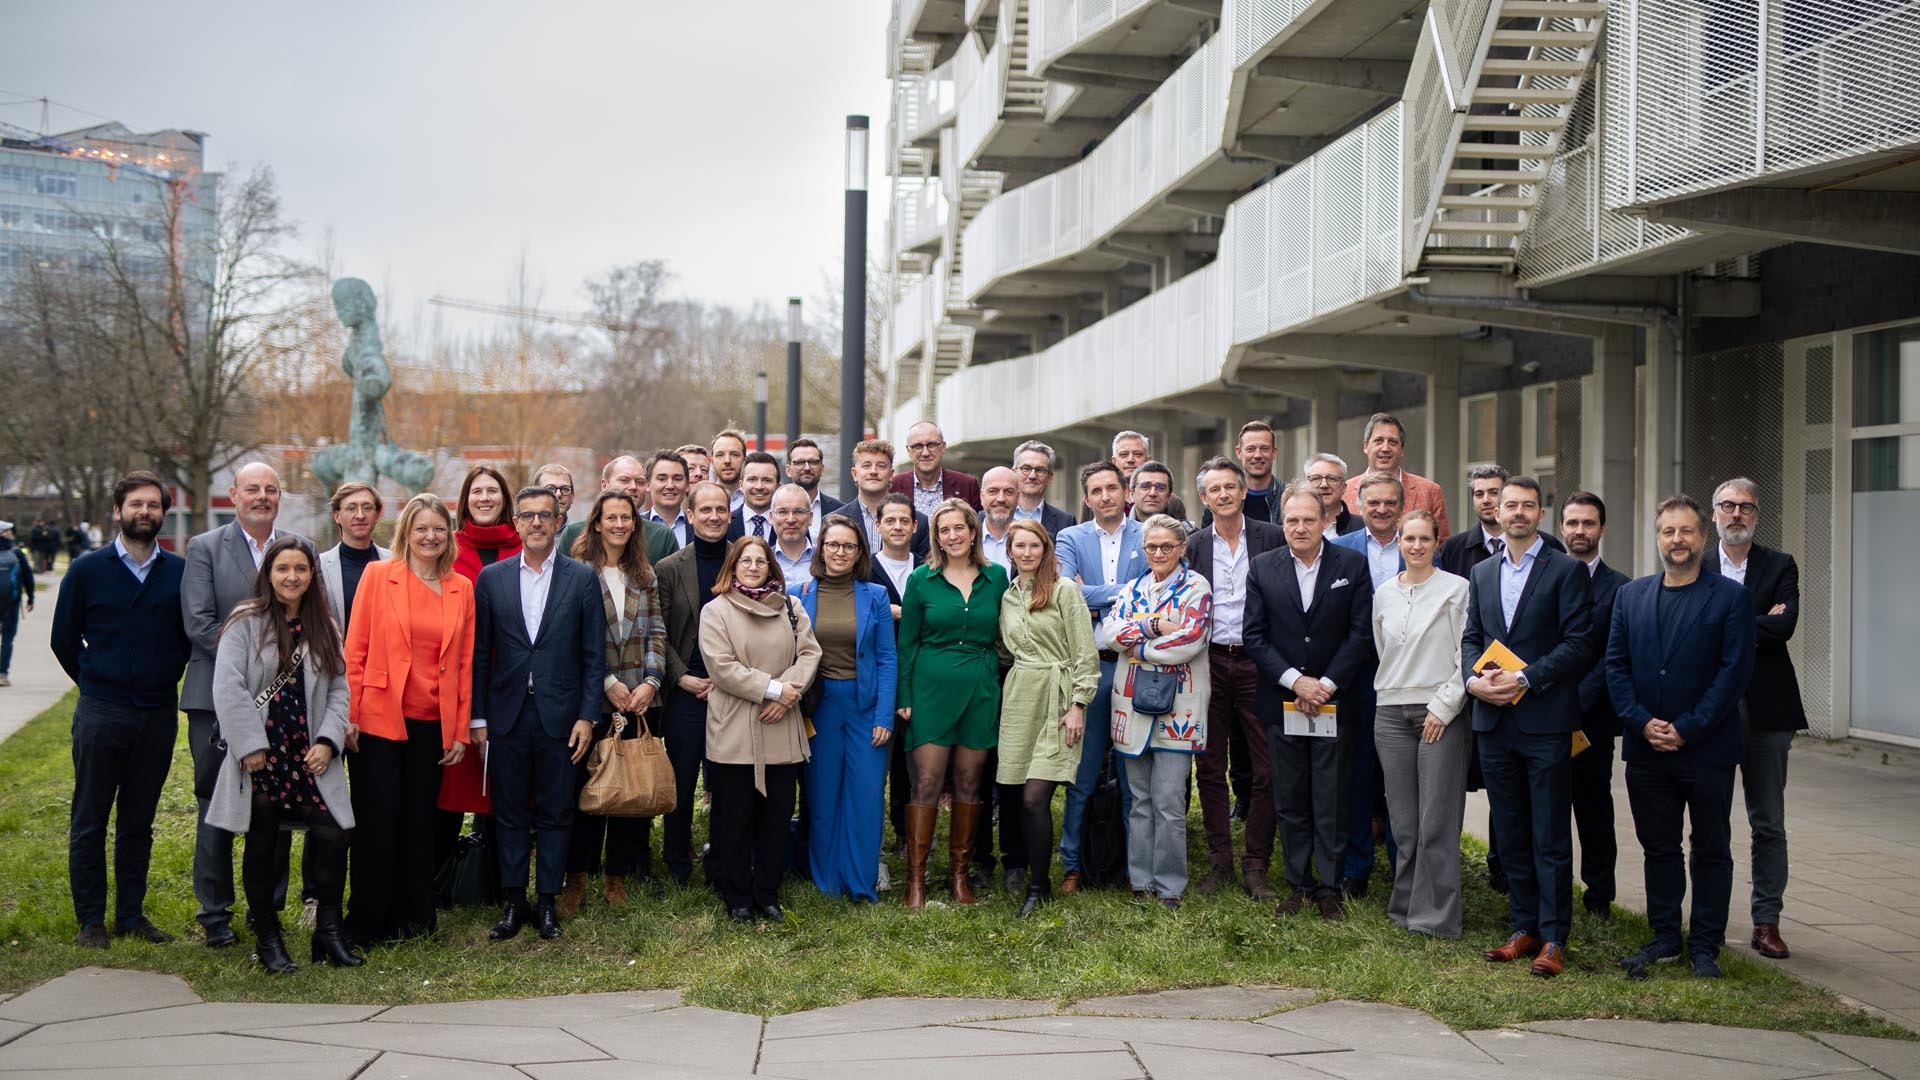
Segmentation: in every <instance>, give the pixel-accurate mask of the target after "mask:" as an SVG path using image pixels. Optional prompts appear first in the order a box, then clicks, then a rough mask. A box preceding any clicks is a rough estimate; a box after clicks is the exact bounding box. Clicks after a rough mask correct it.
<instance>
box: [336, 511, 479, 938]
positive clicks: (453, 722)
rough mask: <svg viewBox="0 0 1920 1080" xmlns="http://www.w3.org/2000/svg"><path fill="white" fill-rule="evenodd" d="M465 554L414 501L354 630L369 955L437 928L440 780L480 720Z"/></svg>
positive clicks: (359, 924)
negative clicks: (378, 946) (461, 562)
mask: <svg viewBox="0 0 1920 1080" xmlns="http://www.w3.org/2000/svg"><path fill="white" fill-rule="evenodd" d="M453 544H454V541H453V514H452V513H451V512H449V511H448V509H447V505H446V504H445V503H443V502H441V501H440V499H439V497H438V496H435V495H432V494H425V493H423V494H420V495H415V496H414V497H413V498H411V499H409V500H407V505H406V506H405V507H403V508H401V510H400V518H399V520H398V521H396V522H395V523H394V530H393V555H392V557H391V558H388V559H386V560H384V561H381V562H376V563H370V564H368V566H367V569H366V571H365V572H364V573H363V574H362V575H361V577H360V588H359V589H358V591H356V592H355V594H354V599H353V617H352V619H351V620H350V621H349V622H348V624H347V640H346V660H347V687H348V689H349V692H350V694H351V697H350V699H349V702H348V712H347V715H348V718H349V719H350V720H351V721H352V723H353V725H354V726H355V727H357V728H358V729H359V732H358V734H357V735H356V736H350V738H352V739H353V740H354V742H353V743H351V744H349V746H348V747H346V749H350V750H352V754H351V756H350V757H349V758H348V762H349V764H348V773H349V775H350V776H351V778H352V780H353V783H352V785H351V794H352V798H353V818H354V820H355V821H357V822H361V823H362V825H363V827H362V828H359V829H356V830H355V831H354V835H353V842H352V853H353V862H352V866H353V907H352V910H351V911H349V912H348V914H347V928H348V932H349V933H350V934H351V935H352V938H353V940H354V942H355V943H356V944H358V945H361V946H366V945H370V944H373V943H375V942H382V941H392V940H403V939H406V938H412V937H419V936H421V935H423V934H430V933H432V932H433V929H434V924H435V913H434V896H433V877H434V871H435V870H436V869H437V868H438V867H439V866H440V864H441V862H442V861H443V860H441V859H438V858H436V857H435V856H436V852H435V850H434V846H435V836H434V822H435V814H436V813H437V811H436V810H435V803H436V801H437V799H438V796H439V794H440V774H441V770H442V769H443V767H446V766H451V765H458V764H459V763H460V761H461V760H462V758H464V757H466V756H468V754H467V751H468V745H469V743H470V741H471V736H470V734H469V725H470V720H471V718H472V715H473V697H472V694H473V613H474V612H473V583H472V582H470V581H468V580H467V579H466V578H465V577H463V576H461V575H460V574H456V573H454V572H453V559H454V552H453ZM474 756H478V754H477V753H476V754H475V755H474Z"/></svg>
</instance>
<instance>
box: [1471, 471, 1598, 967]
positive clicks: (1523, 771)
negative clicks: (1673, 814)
mask: <svg viewBox="0 0 1920 1080" xmlns="http://www.w3.org/2000/svg"><path fill="white" fill-rule="evenodd" d="M1540 505H1541V498H1540V485H1539V483H1538V482H1537V481H1535V480H1534V479H1533V478H1532V477H1527V476H1515V477H1511V478H1509V479H1508V480H1507V482H1506V485H1505V486H1504V487H1503V488H1501V491H1500V526H1501V528H1502V529H1504V530H1505V533H1506V544H1505V548H1504V551H1503V553H1502V555H1501V557H1500V558H1498V559H1487V560H1485V561H1484V562H1482V563H1480V564H1479V565H1478V566H1475V567H1474V568H1473V572H1472V576H1471V577H1470V578H1469V581H1470V582H1471V584H1472V593H1471V597H1470V600H1469V602H1468V605H1467V632H1466V634H1465V635H1464V636H1463V637H1462V639H1461V642H1460V647H1461V663H1462V668H1463V670H1464V671H1465V672H1466V679H1467V693H1468V694H1470V695H1472V696H1473V698H1474V701H1473V702H1472V703H1471V704H1472V709H1473V731H1474V742H1475V744H1476V750H1477V751H1478V753H1479V755H1480V769H1481V772H1482V774H1483V775H1484V776H1485V778H1486V785H1487V807H1488V810H1489V816H1490V818H1491V821H1492V824H1493V832H1494V836H1495V838H1496V839H1497V841H1498V843H1499V845H1500V857H1501V861H1502V862H1504V863H1505V864H1506V870H1507V884H1508V893H1507V907H1508V911H1509V913H1510V914H1511V916H1512V919H1513V934H1512V936H1511V937H1509V938H1508V939H1507V941H1506V943H1505V944H1504V945H1501V946H1499V947H1498V948H1495V949H1489V950H1488V951H1487V953H1486V957H1487V959H1489V960H1492V961H1496V962H1507V961H1513V960H1519V959H1521V958H1523V957H1532V958H1533V965H1532V971H1533V973H1534V974H1535V975H1539V976H1542V977H1546V978H1551V977H1552V976H1555V975H1558V974H1560V972H1561V971H1563V970H1565V968H1566V963H1567V932H1568V929H1569V927H1570V925H1571V923H1572V909H1573V832H1572V825H1571V822H1570V815H1571V805H1572V803H1571V800H1572V779H1571V772H1570V769H1569V762H1570V755H1571V751H1572V740H1571V738H1570V736H1571V734H1572V733H1573V732H1574V731H1576V730H1578V729H1579V727H1580V684H1579V677H1580V675H1581V674H1582V673H1583V672H1584V671H1585V670H1586V665H1587V662H1588V661H1589V660H1590V659H1591V658H1592V656H1593V641H1592V638H1591V635H1590V631H1591V623H1592V607H1593V600H1592V597H1591V595H1590V593H1591V590H1590V586H1589V582H1588V578H1587V573H1586V567H1585V566H1583V565H1581V563H1580V562H1579V560H1577V559H1574V558H1572V557H1570V556H1568V555H1565V554H1563V553H1561V552H1558V551H1555V550H1553V549H1552V548H1550V547H1548V546H1547V543H1546V541H1545V540H1544V539H1542V537H1541V536H1540V533H1539V528H1540V513H1541V510H1540Z"/></svg>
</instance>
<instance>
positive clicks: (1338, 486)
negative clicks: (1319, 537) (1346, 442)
mask: <svg viewBox="0 0 1920 1080" xmlns="http://www.w3.org/2000/svg"><path fill="white" fill-rule="evenodd" d="M1307 487H1309V488H1311V489H1312V490H1313V493H1314V494H1315V495H1318V496H1320V509H1321V511H1322V512H1323V513H1325V514H1326V515H1327V527H1326V530H1325V532H1324V533H1323V535H1324V536H1326V538H1327V539H1329V540H1333V539H1337V538H1339V537H1342V536H1351V535H1353V534H1354V533H1357V532H1359V531H1360V530H1361V529H1364V528H1366V527H1367V523H1366V520H1365V519H1364V518H1362V517H1361V516H1360V515H1359V514H1356V513H1354V512H1353V511H1352V510H1349V509H1347V500H1346V493H1347V462H1346V459H1344V458H1342V457H1340V456H1339V455H1337V454H1326V453H1320V454H1315V455H1313V456H1312V457H1310V458H1308V459H1307Z"/></svg>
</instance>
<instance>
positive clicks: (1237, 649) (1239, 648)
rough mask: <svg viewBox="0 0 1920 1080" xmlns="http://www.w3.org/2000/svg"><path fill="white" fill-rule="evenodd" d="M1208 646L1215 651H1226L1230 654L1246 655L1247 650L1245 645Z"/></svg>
mask: <svg viewBox="0 0 1920 1080" xmlns="http://www.w3.org/2000/svg"><path fill="white" fill-rule="evenodd" d="M1207 647H1208V648H1209V649H1212V650H1213V651H1214V652H1223V653H1226V654H1227V655H1228V656H1244V655H1246V651H1247V647H1246V646H1245V645H1209V646H1207Z"/></svg>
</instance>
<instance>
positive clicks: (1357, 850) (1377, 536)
mask: <svg viewBox="0 0 1920 1080" xmlns="http://www.w3.org/2000/svg"><path fill="white" fill-rule="evenodd" d="M1359 498H1360V515H1361V518H1362V520H1363V521H1364V522H1365V525H1366V527H1365V528H1363V529H1361V530H1360V531H1359V532H1353V533H1348V534H1347V535H1345V536H1337V537H1334V539H1333V542H1334V543H1335V544H1338V545H1339V546H1341V547H1343V548H1347V549H1349V550H1352V551H1357V552H1359V553H1360V554H1362V555H1365V556H1366V557H1367V576H1368V577H1369V578H1371V579H1372V581H1373V588H1374V591H1375V592H1378V591H1379V590H1380V586H1381V585H1383V584H1385V583H1386V582H1388V581H1390V580H1392V579H1393V577H1394V576H1395V575H1397V574H1399V573H1400V571H1402V570H1405V569H1406V568H1407V563H1406V560H1404V559H1402V558H1401V557H1400V509H1401V507H1402V506H1403V505H1404V503H1405V501H1406V489H1405V488H1403V487H1402V486H1401V484H1400V480H1399V478H1398V477H1396V476H1392V475H1390V474H1388V473H1368V474H1367V475H1366V476H1363V477H1361V478H1360V494H1359ZM1329 516H1331V515H1329ZM1377 667H1378V665H1377V664H1376V663H1373V662H1369V663H1368V664H1367V666H1366V667H1365V668H1364V669H1363V670H1362V671H1361V672H1360V675H1359V677H1358V678H1357V679H1355V685H1354V687H1353V689H1352V691H1351V692H1350V693H1349V694H1348V695H1347V700H1348V701H1349V702H1351V703H1352V706H1353V710H1354V714H1355V715H1358V716H1362V717H1370V716H1372V715H1373V709H1374V698H1373V676H1374V673H1375V671H1376V669H1377ZM1354 735H1355V737H1354V742H1353V756H1352V757H1351V758H1350V759H1349V762H1350V771H1349V772H1348V774H1347V796H1348V799H1347V825H1348V829H1347V847H1346V856H1345V858H1346V865H1345V867H1344V868H1343V869H1342V871H1341V872H1342V875H1343V877H1342V880H1341V882H1340V889H1341V891H1342V892H1343V893H1345V894H1346V895H1348V896H1364V895H1366V891H1367V883H1368V882H1369V881H1370V880H1371V879H1372V877H1373V846H1374V841H1373V820H1374V818H1375V817H1379V818H1380V819H1382V820H1383V821H1384V820H1385V818H1386V814H1385V813H1384V812H1382V811H1381V810H1380V807H1379V806H1377V805H1376V803H1377V802H1378V801H1379V799H1380V793H1381V791H1382V790H1383V789H1384V786H1385V777H1384V776H1383V775H1382V774H1381V771H1380V758H1379V755H1378V754H1377V753H1376V752H1375V749H1374V743H1373V725H1372V724H1371V723H1366V722H1364V721H1363V722H1362V723H1361V724H1360V725H1359V727H1358V729H1357V730H1356V731H1355V733H1354ZM1382 831H1383V832H1384V834H1385V836H1386V841H1387V859H1388V862H1389V864H1391V863H1393V862H1394V861H1395V860H1397V859H1398V845H1397V844H1395V843H1394V839H1393V830H1392V829H1391V828H1385V829H1383V830H1382Z"/></svg>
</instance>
